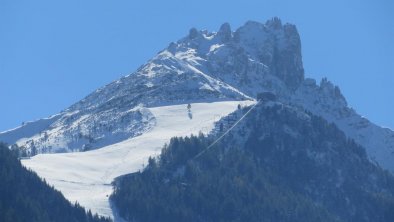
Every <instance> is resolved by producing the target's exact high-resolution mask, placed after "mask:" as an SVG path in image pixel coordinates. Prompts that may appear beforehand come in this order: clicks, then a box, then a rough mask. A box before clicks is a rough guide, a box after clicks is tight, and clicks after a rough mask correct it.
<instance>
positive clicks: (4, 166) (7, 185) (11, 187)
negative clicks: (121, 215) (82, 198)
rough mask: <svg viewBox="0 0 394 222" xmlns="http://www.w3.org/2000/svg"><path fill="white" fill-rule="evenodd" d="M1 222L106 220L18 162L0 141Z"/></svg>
mask: <svg viewBox="0 0 394 222" xmlns="http://www.w3.org/2000/svg"><path fill="white" fill-rule="evenodd" d="M0 178H1V182H0V221H2V222H107V221H110V220H109V219H105V218H101V217H98V216H97V215H92V213H91V212H90V211H88V212H86V211H85V209H84V208H82V207H81V206H79V205H78V204H71V203H70V202H69V201H67V200H66V199H65V198H64V197H63V195H62V194H61V193H60V192H59V191H57V190H55V189H54V188H53V187H50V186H49V185H48V184H47V183H46V182H45V181H42V180H41V179H40V178H39V177H38V176H37V175H36V174H35V173H33V172H32V171H29V170H27V169H26V168H25V167H23V166H22V165H21V164H20V161H19V160H18V159H17V156H16V155H15V154H14V153H12V152H11V151H10V150H9V149H8V147H7V146H6V145H5V144H0Z"/></svg>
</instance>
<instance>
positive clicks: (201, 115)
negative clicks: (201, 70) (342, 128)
mask: <svg viewBox="0 0 394 222" xmlns="http://www.w3.org/2000/svg"><path fill="white" fill-rule="evenodd" d="M254 103H255V102H254V101H225V102H213V103H192V104H191V107H192V108H191V115H190V114H189V112H188V110H187V104H183V105H174V106H162V107H154V108H148V109H149V110H150V111H151V112H152V113H153V115H154V116H155V118H156V125H155V126H154V127H153V129H151V130H150V131H148V132H146V133H145V134H142V135H140V136H137V137H134V138H131V139H128V140H125V141H123V142H120V143H116V144H113V145H109V146H106V147H104V148H101V149H97V150H92V151H88V152H78V153H60V154H40V155H37V156H34V157H33V158H31V159H26V160H22V163H23V165H25V166H26V167H28V168H30V169H32V170H33V171H35V172H36V173H37V174H38V175H39V176H41V177H42V178H44V179H45V180H46V181H47V182H48V183H49V184H51V185H53V186H54V187H55V188H56V189H58V190H60V191H61V192H62V193H63V195H64V196H65V197H66V198H67V199H68V200H70V201H71V202H75V201H78V202H79V203H80V204H81V205H82V206H84V207H86V208H87V209H91V210H92V212H93V213H98V214H99V215H103V216H109V217H111V218H114V219H115V220H119V221H120V219H119V218H117V217H114V213H113V210H112V209H111V206H110V203H109V199H108V198H109V196H110V195H111V193H112V185H111V182H112V181H113V179H114V178H116V177H118V176H121V175H124V174H128V173H132V172H136V171H138V170H141V169H142V168H143V165H144V164H146V163H147V160H148V158H149V157H150V156H157V155H158V154H160V151H161V149H162V147H163V146H164V144H165V143H168V142H169V140H170V139H171V138H172V137H175V136H189V135H191V134H198V133H199V132H200V131H201V132H203V133H208V132H209V131H211V130H212V129H213V127H214V122H215V121H218V120H219V117H223V116H226V115H228V114H229V113H231V112H233V111H235V110H236V109H237V106H238V104H241V105H243V106H246V105H252V104H254Z"/></svg>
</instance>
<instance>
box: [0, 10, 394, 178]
mask: <svg viewBox="0 0 394 222" xmlns="http://www.w3.org/2000/svg"><path fill="white" fill-rule="evenodd" d="M304 76H305V74H304V68H303V63H302V55H301V41H300V36H299V34H298V31H297V28H296V27H295V26H294V25H292V24H283V23H282V22H281V20H280V19H278V18H273V19H270V20H268V21H267V22H265V23H259V22H255V21H248V22H246V23H245V24H244V25H243V26H241V27H239V28H238V29H236V30H235V31H233V30H232V29H231V27H230V25H229V24H228V23H224V24H223V25H222V26H221V27H220V28H219V31H217V32H208V31H199V30H197V29H195V28H192V29H190V31H189V33H188V34H187V35H186V36H185V37H183V38H181V39H180V40H178V41H177V42H172V43H170V44H169V46H168V47H166V48H165V49H163V50H162V51H160V52H159V53H158V54H157V55H156V56H155V57H153V58H152V59H151V60H149V61H148V62H147V63H146V64H144V65H143V66H141V67H140V68H139V69H138V70H137V71H136V72H134V73H132V74H129V75H127V76H125V77H122V78H120V79H118V80H116V81H114V82H112V83H110V84H108V85H106V86H104V87H102V88H100V89H98V90H96V91H94V92H93V93H91V94H90V95H88V96H87V97H86V98H84V99H83V100H81V101H79V102H77V103H76V104H74V105H72V106H70V107H69V108H68V109H66V110H64V111H63V112H61V113H59V114H56V115H53V116H51V117H49V118H47V119H41V120H38V121H34V122H28V123H26V124H25V125H23V126H20V127H18V128H16V129H13V130H9V131H6V132H3V133H0V140H2V141H4V142H7V143H9V144H14V143H16V144H18V145H19V146H21V147H22V148H23V149H24V150H25V151H26V152H27V153H33V154H35V153H48V152H49V153H53V152H69V151H86V150H92V149H97V148H101V147H105V146H108V145H111V144H115V143H118V142H121V141H124V140H126V139H129V138H133V137H136V136H138V135H141V134H144V133H146V132H148V131H150V130H151V129H152V128H154V127H155V125H156V124H157V123H156V118H155V116H154V115H153V114H152V113H151V112H150V111H149V108H151V107H160V106H165V105H178V104H187V103H195V102H218V101H234V100H235V101H241V100H254V98H256V96H257V95H258V93H260V92H267V91H268V92H272V93H274V94H275V95H276V97H277V99H278V101H280V102H282V103H284V104H287V105H291V106H294V107H297V108H299V109H302V110H304V109H305V110H307V111H309V112H311V113H313V114H315V115H318V116H322V117H323V118H325V119H326V120H328V121H330V122H333V123H335V124H336V125H337V126H338V127H339V128H340V129H341V130H343V131H344V132H345V134H346V136H348V137H349V138H351V139H354V140H355V141H356V142H357V143H359V144H361V145H362V146H364V147H365V148H366V150H367V153H368V156H369V158H370V160H371V161H373V162H375V163H377V164H379V165H380V166H382V167H383V168H385V169H388V170H391V171H392V172H393V171H394V161H393V160H394V154H393V153H394V132H393V131H391V130H389V129H384V128H381V127H379V126H377V125H375V124H373V123H371V122H369V121H368V120H367V119H365V118H364V117H361V116H360V115H359V114H357V112H356V111H355V110H353V109H352V108H350V107H349V106H348V104H347V101H346V99H345V97H344V96H343V95H342V93H341V91H340V89H339V87H337V86H335V85H334V84H332V83H331V82H330V81H329V80H327V79H323V80H321V82H320V83H319V84H317V83H316V80H313V79H310V78H305V77H304Z"/></svg>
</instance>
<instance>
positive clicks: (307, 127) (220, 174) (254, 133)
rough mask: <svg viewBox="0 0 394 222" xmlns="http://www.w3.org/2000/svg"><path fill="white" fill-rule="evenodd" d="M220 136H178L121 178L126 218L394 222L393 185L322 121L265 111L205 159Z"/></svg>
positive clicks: (118, 187) (117, 195)
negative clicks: (144, 166) (140, 165)
mask: <svg viewBox="0 0 394 222" xmlns="http://www.w3.org/2000/svg"><path fill="white" fill-rule="evenodd" d="M301 114H304V115H301ZM219 125H220V124H219ZM215 138H216V137H215V136H210V137H205V136H203V135H199V136H191V137H186V138H173V139H172V140H171V142H170V143H169V144H168V145H166V146H165V147H164V149H163V151H162V154H161V155H160V156H159V157H158V158H150V160H149V164H148V166H147V167H146V168H145V169H144V170H143V171H142V172H138V173H134V174H130V175H126V176H123V177H120V178H118V179H117V180H116V182H115V183H114V185H115V191H114V194H113V195H112V197H111V199H112V200H113V202H114V203H115V205H116V206H117V207H118V209H119V212H120V214H121V216H123V217H124V218H125V219H126V220H128V221H141V222H142V221H148V222H149V221H196V222H202V221H208V222H209V221H212V222H213V221H215V222H216V221H223V222H224V221H226V222H229V221H252V222H253V221H256V222H257V221H259V222H260V221H270V222H276V221H281V222H286V221H288V222H296V221H300V222H301V221H302V222H307V221H311V222H315V221H354V222H363V221H365V222H367V221H368V222H370V221H374V222H392V221H394V196H393V195H394V178H393V177H392V176H391V175H390V174H389V173H388V172H386V171H384V170H382V169H381V168H380V167H379V166H377V165H375V164H372V163H371V162H370V161H369V160H368V158H367V156H366V153H365V150H364V148H363V147H361V146H359V145H357V144H356V143H354V142H353V141H352V140H349V139H348V138H346V136H345V135H344V134H343V132H341V131H340V130H338V129H337V127H336V126H335V125H333V124H330V123H328V122H327V121H325V120H323V119H322V118H320V117H317V116H313V115H312V114H307V115H305V113H304V112H299V111H297V110H294V109H291V108H287V107H283V106H272V107H270V106H263V105H260V106H259V107H257V110H256V112H253V113H252V114H251V115H250V116H249V117H248V118H247V119H246V120H245V121H244V122H243V123H242V124H241V125H240V126H237V128H235V129H234V130H233V132H231V133H230V134H229V135H227V136H225V137H224V139H223V140H222V141H221V142H219V143H217V145H215V146H213V147H212V148H211V149H209V150H207V151H206V152H204V153H203V154H202V155H201V156H198V158H196V155H197V154H198V153H199V152H201V151H202V150H204V149H205V148H206V147H208V146H209V144H211V143H212V142H213V140H215Z"/></svg>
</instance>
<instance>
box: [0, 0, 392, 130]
mask: <svg viewBox="0 0 394 222" xmlns="http://www.w3.org/2000/svg"><path fill="white" fill-rule="evenodd" d="M393 12H394V4H393V1H392V0H375V1H370V0H358V1H356V0H346V1H343V0H331V1H313V0H309V1H294V0H288V1H280V0H270V1H264V0H255V1H247V0H242V1H206V0H200V1H192V2H188V1H185V0H183V1H182V0H179V1H171V0H167V1H151V0H144V1H142V0H135V1H130V0H116V1H108V0H89V1H88V0H83V1H82V0H67V1H53V0H35V1H31V0H0V102H1V106H0V131H1V130H6V129H9V128H13V127H16V126H18V125H20V124H21V122H22V121H28V120H34V119H37V118H42V117H47V116H49V115H51V114H55V113H57V112H59V111H60V110H62V109H64V108H67V107H68V106H69V105H71V104H72V103H74V102H76V101H78V100H80V99H82V98H83V97H84V96H86V95H87V94H88V93H90V92H92V91H93V90H95V89H96V88H98V87H100V86H103V85H104V84H106V83H109V82H110V81H112V80H115V79H116V78H119V77H121V76H123V75H126V74H129V73H131V72H133V71H134V70H135V69H136V68H138V67H139V66H140V65H142V64H143V63H144V62H146V61H147V60H148V59H149V58H151V57H152V56H154V55H155V54H156V53H157V52H158V51H159V50H161V49H163V48H164V47H166V46H167V45H168V43H169V42H171V41H176V40H178V39H179V38H181V37H183V36H185V35H186V34H187V33H188V30H189V29H190V28H191V27H196V28H198V29H207V30H210V31H215V30H217V29H218V27H219V26H220V25H221V24H222V23H224V22H229V23H230V24H231V26H232V27H233V29H235V28H237V27H239V26H240V25H242V24H243V23H245V22H246V21H247V20H256V21H261V22H264V21H265V20H267V19H269V18H271V17H274V16H278V17H280V18H281V19H282V21H283V22H289V23H294V24H296V25H297V27H298V30H299V32H300V35H301V38H302V46H303V60H304V66H305V70H306V75H307V76H308V77H313V78H316V79H321V78H322V77H324V76H327V77H328V78H329V79H330V80H331V81H333V82H334V83H335V84H337V85H339V86H340V88H341V90H342V92H343V93H344V95H345V96H346V98H347V99H348V102H349V104H350V105H351V106H352V107H353V108H355V109H356V110H357V111H358V112H359V113H361V114H362V115H364V116H366V117H368V118H369V119H370V120H372V121H374V122H376V123H378V124H379V125H383V126H388V127H390V128H392V129H394V117H393V114H394V102H393V100H394V86H393V85H394V42H393V41H394V13H393Z"/></svg>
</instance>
